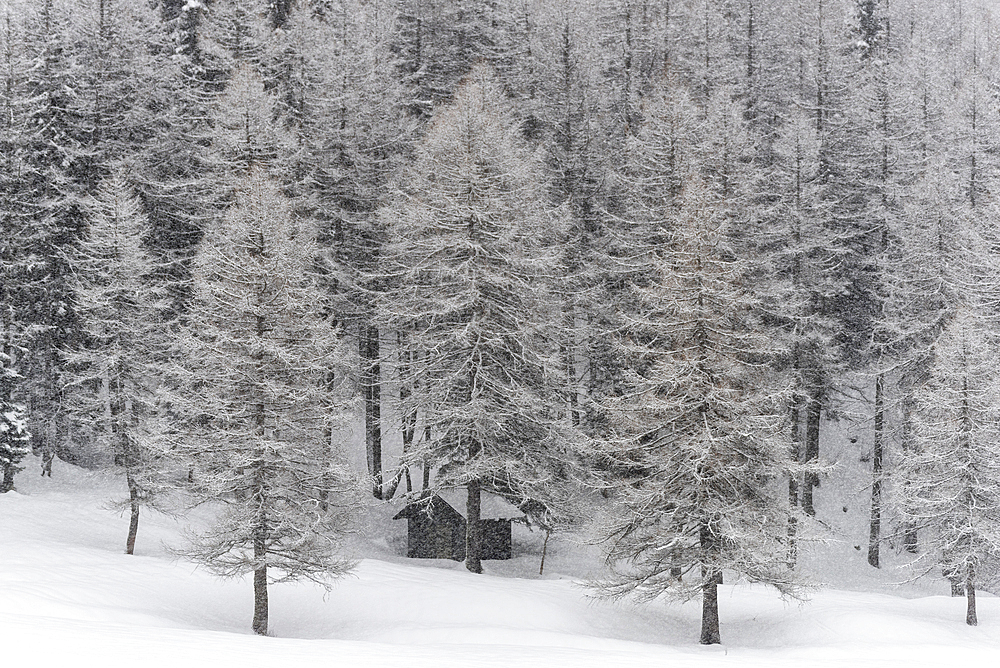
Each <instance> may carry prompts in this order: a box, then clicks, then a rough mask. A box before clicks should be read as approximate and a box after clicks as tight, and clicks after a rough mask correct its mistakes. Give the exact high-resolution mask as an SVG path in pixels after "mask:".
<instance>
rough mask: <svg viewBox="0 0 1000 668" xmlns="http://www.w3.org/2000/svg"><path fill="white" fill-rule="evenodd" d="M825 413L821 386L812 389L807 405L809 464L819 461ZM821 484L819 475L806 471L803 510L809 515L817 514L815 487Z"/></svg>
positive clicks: (802, 500) (805, 459) (807, 451)
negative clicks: (822, 423)
mask: <svg viewBox="0 0 1000 668" xmlns="http://www.w3.org/2000/svg"><path fill="white" fill-rule="evenodd" d="M822 415H823V402H822V391H821V389H820V388H819V387H814V388H812V389H811V390H810V396H809V401H808V404H807V405H806V444H805V456H804V461H805V463H807V464H815V463H817V462H818V461H819V423H820V418H821V417H822ZM818 486H819V476H818V475H816V474H815V473H806V474H805V477H804V480H803V484H802V496H801V503H802V510H804V511H805V512H806V513H808V514H809V515H815V514H816V508H815V506H814V504H813V488H814V487H818Z"/></svg>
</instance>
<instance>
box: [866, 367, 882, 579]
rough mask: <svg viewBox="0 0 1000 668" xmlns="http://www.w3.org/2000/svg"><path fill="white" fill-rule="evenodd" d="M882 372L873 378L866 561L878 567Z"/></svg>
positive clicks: (880, 536)
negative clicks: (870, 510) (872, 421)
mask: <svg viewBox="0 0 1000 668" xmlns="http://www.w3.org/2000/svg"><path fill="white" fill-rule="evenodd" d="M884 382H885V378H884V376H883V374H881V373H880V374H878V376H876V378H875V433H874V436H873V438H872V514H871V523H870V525H869V530H868V563H869V564H871V565H872V566H874V567H875V568H878V567H879V545H880V543H881V542H882V535H881V533H882V437H883V432H884V425H885V397H884V391H883V387H884Z"/></svg>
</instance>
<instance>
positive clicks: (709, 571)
mask: <svg viewBox="0 0 1000 668" xmlns="http://www.w3.org/2000/svg"><path fill="white" fill-rule="evenodd" d="M698 542H699V544H700V546H701V549H702V552H703V553H704V554H705V555H712V554H715V553H716V552H717V551H718V547H719V546H718V542H717V540H716V536H715V533H714V531H713V530H712V526H711V524H710V523H707V522H706V523H704V524H702V525H701V529H700V531H699V535H698ZM701 577H702V579H703V584H702V587H701V641H700V642H701V644H702V645H718V644H719V643H720V642H722V640H721V639H720V637H719V584H720V583H721V582H722V571H720V570H717V569H715V568H709V567H708V566H702V568H701Z"/></svg>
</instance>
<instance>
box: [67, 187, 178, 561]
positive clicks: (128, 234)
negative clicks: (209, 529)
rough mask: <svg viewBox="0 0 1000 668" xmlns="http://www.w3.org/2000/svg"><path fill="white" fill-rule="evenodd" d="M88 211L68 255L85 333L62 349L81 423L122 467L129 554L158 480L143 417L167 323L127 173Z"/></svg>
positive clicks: (73, 408)
mask: <svg viewBox="0 0 1000 668" xmlns="http://www.w3.org/2000/svg"><path fill="white" fill-rule="evenodd" d="M88 213H89V216H88V218H89V226H88V228H87V232H86V233H85V234H84V236H83V238H82V239H81V240H80V243H79V245H78V248H77V250H76V252H74V254H73V255H72V256H71V258H70V264H71V266H72V268H73V272H74V283H73V288H74V293H75V295H76V310H77V314H78V316H79V317H80V319H81V323H82V329H83V332H84V333H85V338H84V341H83V343H82V345H80V346H78V347H76V348H75V349H73V350H67V351H65V352H64V355H63V357H64V359H65V361H66V363H67V367H68V377H67V394H68V397H69V398H68V401H67V407H68V408H69V410H70V413H71V416H72V419H73V421H74V423H75V425H76V428H77V430H78V431H79V432H81V433H82V434H84V435H85V437H86V438H88V439H90V441H91V442H92V443H93V444H95V445H97V446H98V447H100V448H101V449H102V450H103V451H104V452H106V453H108V454H110V455H112V457H113V460H114V462H115V463H116V464H118V465H120V466H122V467H124V469H125V475H126V480H127V482H128V491H129V500H128V505H129V506H130V509H131V513H132V527H131V529H130V531H129V536H128V541H127V546H126V551H127V552H128V553H129V554H131V553H132V550H133V546H134V543H135V531H136V527H137V523H138V519H139V506H140V505H141V504H144V503H150V502H152V501H153V497H154V495H155V491H156V488H157V487H158V482H157V480H156V477H157V472H156V471H155V468H153V469H151V468H150V466H151V464H152V462H150V461H149V453H147V452H146V451H145V449H144V448H143V447H142V446H141V444H140V439H141V431H142V426H141V425H142V422H143V420H144V419H145V418H146V417H147V416H149V415H150V414H151V413H152V412H153V411H154V410H155V406H154V398H153V393H154V390H155V386H156V383H157V380H156V378H157V375H158V374H157V367H158V365H159V364H162V362H163V361H164V351H165V348H166V328H167V323H165V322H164V321H163V319H162V317H161V313H162V311H163V310H164V305H163V304H162V303H161V302H162V299H161V292H162V290H161V289H160V287H159V286H157V285H156V283H155V278H154V272H155V271H156V269H157V267H156V264H155V263H154V261H153V260H152V258H151V257H150V255H149V253H148V252H147V250H146V248H145V246H144V244H145V241H146V237H147V235H148V234H149V223H148V221H147V219H146V216H145V215H144V213H143V211H142V207H141V204H140V202H139V200H138V198H137V197H136V196H135V194H134V193H133V192H132V190H131V187H130V185H129V183H128V181H127V180H126V179H125V177H124V175H123V174H121V173H118V174H116V175H115V176H114V177H113V178H111V179H108V180H107V181H105V182H103V183H102V184H101V186H100V188H99V190H98V192H97V193H96V194H95V196H94V197H93V198H92V199H91V200H90V202H89V203H88Z"/></svg>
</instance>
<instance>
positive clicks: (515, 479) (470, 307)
mask: <svg viewBox="0 0 1000 668" xmlns="http://www.w3.org/2000/svg"><path fill="white" fill-rule="evenodd" d="M518 135H519V128H518V124H517V122H516V120H515V118H514V115H513V113H512V110H511V109H510V107H509V105H508V104H507V103H506V101H505V99H504V96H503V92H502V90H501V89H500V87H499V85H498V83H497V82H496V80H495V79H494V78H493V75H492V74H491V73H490V71H489V70H488V69H487V68H485V67H479V68H477V69H475V70H474V71H473V73H472V74H471V75H469V77H468V78H467V79H466V80H465V82H464V83H463V85H462V87H461V88H460V89H459V90H458V91H457V92H456V94H455V100H454V102H453V103H452V104H451V105H450V106H448V107H445V108H442V109H441V110H440V111H439V112H438V113H437V115H436V116H435V118H434V121H433V123H432V124H431V127H430V129H429V131H428V133H427V136H426V137H425V138H424V141H423V143H422V144H421V146H420V147H419V149H418V152H417V157H416V162H415V164H414V167H413V169H411V170H410V171H409V172H408V179H407V183H406V188H405V191H404V192H403V193H401V196H400V197H399V203H398V205H396V206H394V207H392V208H390V209H388V210H387V211H386V212H385V214H384V216H385V220H386V221H387V223H388V224H389V226H390V227H389V233H390V241H389V243H388V244H387V246H386V249H385V254H384V256H385V262H384V263H383V266H384V271H385V273H386V274H387V275H388V276H389V277H390V278H391V280H392V281H393V285H392V287H391V288H390V289H389V290H388V291H387V293H386V296H385V298H384V300H383V303H382V307H381V310H382V315H383V322H384V323H385V324H386V325H387V326H388V327H390V328H392V329H394V330H399V331H402V332H404V333H405V335H406V345H407V346H409V348H410V349H411V350H412V351H413V354H412V356H411V362H410V364H409V367H408V374H409V376H408V379H409V382H410V394H409V395H408V396H407V397H405V398H404V399H403V401H402V411H403V414H404V415H416V416H417V419H419V421H420V423H421V424H422V425H423V426H424V427H425V428H427V429H429V435H430V436H429V438H426V437H425V438H424V439H423V440H421V441H420V442H418V443H414V444H413V447H412V449H411V450H410V451H409V452H407V453H405V454H404V458H405V460H406V462H407V463H410V464H411V465H416V464H424V465H425V466H430V467H432V468H433V469H435V470H436V477H435V483H434V484H435V486H438V487H449V486H468V485H482V486H483V488H484V489H491V490H493V491H496V492H499V493H501V494H502V495H504V496H507V497H508V498H509V499H511V500H512V501H514V502H515V503H522V502H525V501H529V500H533V499H538V500H546V499H553V500H554V499H556V498H558V496H559V494H558V493H557V489H558V487H559V486H560V485H561V481H563V480H564V479H565V477H566V475H567V471H568V470H569V467H570V466H571V465H572V463H573V461H574V455H573V443H574V435H573V434H574V432H573V429H572V427H571V425H570V424H569V422H568V419H567V416H566V415H565V411H561V410H560V404H561V400H560V399H559V396H558V392H556V391H555V390H557V389H558V383H557V382H556V378H557V375H558V369H559V360H558V350H557V346H554V345H553V341H554V339H553V338H552V337H551V336H550V334H551V333H550V332H549V331H548V329H547V325H546V323H547V322H548V323H550V324H551V323H552V322H553V320H552V318H554V317H557V316H558V307H557V306H554V304H553V302H552V300H551V297H550V294H549V289H548V286H547V276H551V275H552V274H551V271H552V269H553V267H552V265H553V259H554V254H553V252H552V249H550V248H548V247H547V245H546V236H547V235H549V234H552V232H553V231H554V230H556V229H557V227H558V225H559V219H558V217H557V215H556V212H554V211H553V210H551V208H550V207H549V206H548V205H547V203H546V200H547V194H546V191H545V177H544V173H543V171H542V169H541V165H540V163H539V161H538V159H537V157H536V156H535V155H534V154H533V153H532V152H531V150H530V149H529V147H528V146H526V145H525V144H524V142H523V141H522V140H521V139H520V137H519V136H518Z"/></svg>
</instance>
